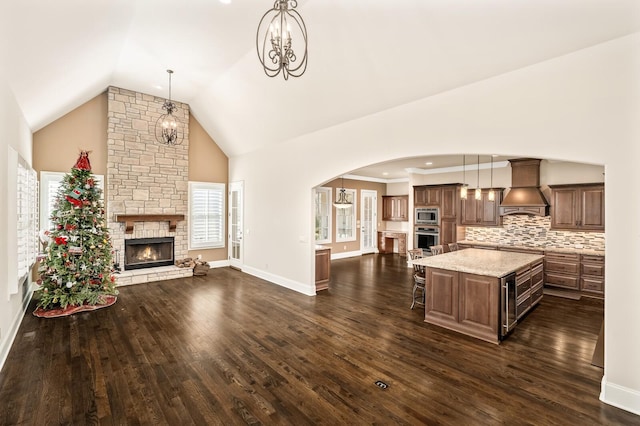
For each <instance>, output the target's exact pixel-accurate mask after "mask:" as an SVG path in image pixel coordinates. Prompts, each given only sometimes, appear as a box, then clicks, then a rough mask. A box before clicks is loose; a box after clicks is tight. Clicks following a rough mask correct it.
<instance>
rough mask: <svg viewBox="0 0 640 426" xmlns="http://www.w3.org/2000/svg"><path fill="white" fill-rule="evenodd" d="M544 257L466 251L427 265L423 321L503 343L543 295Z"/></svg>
mask: <svg viewBox="0 0 640 426" xmlns="http://www.w3.org/2000/svg"><path fill="white" fill-rule="evenodd" d="M543 261H544V255H542V254H531V253H517V252H509V251H500V250H485V249H476V248H468V249H464V250H458V251H453V252H449V253H445V254H440V255H437V256H428V257H424V258H422V259H416V260H414V261H413V263H415V264H419V265H424V266H425V267H426V284H425V288H426V291H425V315H424V321H425V322H427V323H430V324H434V325H438V326H440V327H444V328H447V329H449V330H454V331H457V332H459V333H462V334H465V335H467V336H472V337H475V338H478V339H482V340H485V341H487V342H491V343H500V341H501V340H502V339H504V338H505V337H506V336H507V334H508V333H509V332H510V331H511V330H513V328H514V327H515V325H516V324H517V323H518V321H520V320H521V319H524V318H523V317H524V315H525V314H526V313H527V312H529V311H530V310H531V309H532V308H533V307H534V306H535V305H536V304H537V303H538V302H539V301H540V300H541V299H542V297H543V275H544V264H543Z"/></svg>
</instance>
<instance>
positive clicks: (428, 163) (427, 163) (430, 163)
mask: <svg viewBox="0 0 640 426" xmlns="http://www.w3.org/2000/svg"><path fill="white" fill-rule="evenodd" d="M424 164H426V165H427V166H432V165H433V162H431V161H427V162H426V163H424Z"/></svg>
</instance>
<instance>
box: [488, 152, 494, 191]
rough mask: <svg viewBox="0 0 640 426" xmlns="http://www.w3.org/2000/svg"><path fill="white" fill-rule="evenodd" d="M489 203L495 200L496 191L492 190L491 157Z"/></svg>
mask: <svg viewBox="0 0 640 426" xmlns="http://www.w3.org/2000/svg"><path fill="white" fill-rule="evenodd" d="M488 197H489V201H495V200H496V191H494V190H493V155H492V156H491V185H490V189H489V195H488Z"/></svg>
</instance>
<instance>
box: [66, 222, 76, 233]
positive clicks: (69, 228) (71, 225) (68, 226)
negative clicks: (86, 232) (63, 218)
mask: <svg viewBox="0 0 640 426" xmlns="http://www.w3.org/2000/svg"><path fill="white" fill-rule="evenodd" d="M76 228H77V226H76V225H73V224H71V223H68V224H66V225H65V229H66V230H67V231H72V230H74V229H76Z"/></svg>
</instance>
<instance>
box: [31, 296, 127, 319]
mask: <svg viewBox="0 0 640 426" xmlns="http://www.w3.org/2000/svg"><path fill="white" fill-rule="evenodd" d="M103 300H104V302H103V303H99V304H97V305H80V306H77V305H69V306H67V307H66V308H64V309H62V308H58V309H42V308H36V310H35V311H33V315H35V316H37V317H40V318H57V317H66V316H69V315H73V314H77V313H78V312H85V311H95V310H96V309H100V308H106V307H107V306H111V305H113V304H114V303H116V300H118V298H117V297H116V296H104V297H103Z"/></svg>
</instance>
